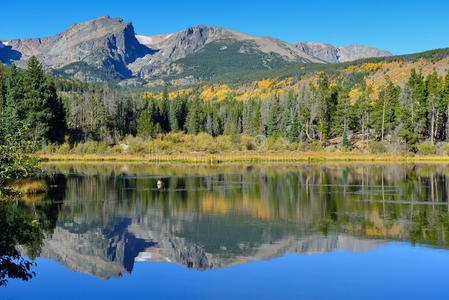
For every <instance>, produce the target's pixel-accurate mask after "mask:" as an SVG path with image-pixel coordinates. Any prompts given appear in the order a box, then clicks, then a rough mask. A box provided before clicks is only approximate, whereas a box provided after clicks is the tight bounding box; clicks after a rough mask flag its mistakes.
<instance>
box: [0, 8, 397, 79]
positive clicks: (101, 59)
mask: <svg viewBox="0 0 449 300" xmlns="http://www.w3.org/2000/svg"><path fill="white" fill-rule="evenodd" d="M0 42H1V44H0V60H1V61H2V62H3V63H7V64H9V63H13V62H14V63H16V64H17V65H18V66H19V67H24V66H25V64H26V61H27V60H28V59H29V57H31V56H32V55H34V56H36V57H37V58H38V59H39V60H40V61H41V62H42V64H43V65H44V67H46V68H47V69H49V70H52V71H53V72H54V73H55V74H56V75H59V76H65V77H72V78H75V79H79V80H83V81H101V80H108V79H114V80H123V79H129V78H132V77H137V78H144V79H150V78H154V77H164V76H172V77H173V76H178V77H179V78H182V77H186V76H187V77H196V78H197V79H201V78H202V77H204V76H216V75H220V74H221V73H226V72H236V71H246V70H261V69H271V68H276V67H280V66H283V65H286V64H291V63H309V62H312V63H324V62H330V63H335V62H344V61H350V60H354V59H359V58H366V57H371V56H385V55H391V54H390V53H389V52H386V51H381V50H378V49H376V48H372V47H367V46H360V45H353V46H348V47H334V46H332V45H329V44H323V43H310V42H299V43H293V44H289V43H287V42H284V41H282V40H279V39H275V38H272V37H260V36H252V35H249V34H245V33H241V32H237V31H233V30H230V29H227V28H224V27H217V26H206V25H198V26H194V27H188V28H187V29H184V30H181V31H178V32H174V33H164V34H159V35H150V36H146V35H142V34H136V33H135V31H134V27H133V25H132V23H131V22H125V21H124V20H123V19H122V18H111V17H110V16H101V17H99V18H96V19H94V20H90V21H86V22H81V23H74V24H72V25H71V26H70V27H69V28H67V29H66V30H65V31H63V32H61V33H58V34H56V35H54V36H51V37H43V38H30V39H12V40H7V41H0Z"/></svg>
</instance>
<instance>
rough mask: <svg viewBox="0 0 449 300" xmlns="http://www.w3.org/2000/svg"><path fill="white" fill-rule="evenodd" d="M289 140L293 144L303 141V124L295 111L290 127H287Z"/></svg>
mask: <svg viewBox="0 0 449 300" xmlns="http://www.w3.org/2000/svg"><path fill="white" fill-rule="evenodd" d="M287 139H288V140H289V141H290V142H292V143H295V142H299V141H300V139H301V122H300V120H299V116H298V113H297V112H296V111H295V110H293V111H292V113H291V116H290V117H289V125H288V127H287Z"/></svg>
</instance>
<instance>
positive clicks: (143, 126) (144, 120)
mask: <svg viewBox="0 0 449 300" xmlns="http://www.w3.org/2000/svg"><path fill="white" fill-rule="evenodd" d="M155 133H156V128H155V126H154V124H153V122H152V121H151V114H150V112H149V111H148V110H147V109H144V110H143V111H142V113H141V114H140V117H139V120H138V121H137V136H140V137H145V138H147V137H151V136H154V135H155Z"/></svg>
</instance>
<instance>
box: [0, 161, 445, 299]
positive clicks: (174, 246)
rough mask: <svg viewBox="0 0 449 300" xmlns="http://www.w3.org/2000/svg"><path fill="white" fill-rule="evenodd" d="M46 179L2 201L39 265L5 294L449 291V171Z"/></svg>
mask: <svg viewBox="0 0 449 300" xmlns="http://www.w3.org/2000/svg"><path fill="white" fill-rule="evenodd" d="M38 177H39V178H38V180H40V181H44V182H45V184H46V185H47V187H48V191H47V192H46V193H45V194H42V195H36V196H33V197H28V198H25V199H24V201H17V202H13V203H7V204H6V203H2V204H1V206H0V208H1V210H0V215H1V216H2V218H3V219H4V220H8V221H7V222H9V223H5V222H3V223H2V224H3V225H2V226H4V227H5V228H0V229H1V230H2V231H3V233H2V234H3V239H4V240H7V239H11V240H13V241H18V243H19V244H20V245H19V246H18V247H17V250H18V253H19V254H20V257H19V258H16V259H15V260H14V261H15V262H16V263H18V264H19V263H26V262H31V263H32V265H31V266H30V270H29V271H28V273H29V276H28V277H27V278H28V279H29V280H28V281H24V280H21V279H17V278H16V279H14V278H7V282H5V284H4V286H1V287H0V299H100V298H106V299H141V298H144V299H147V298H163V299H179V298H182V299H206V298H207V299H229V298H231V299H279V298H282V299H423V298H426V299H448V298H449V295H447V294H448V291H447V287H446V286H447V282H448V279H447V278H446V277H447V270H449V251H448V248H449V201H448V200H449V165H444V164H426V165H425V164H422V165H414V164H410V165H407V164H385V165H379V164H369V163H366V164H363V163H358V164H342V163H339V164H331V163H329V164H325V165H314V164H303V165H291V166H290V165H275V164H273V165H271V164H267V165H254V166H248V165H225V166H190V165H145V164H134V163H130V164H113V163H98V164H71V163H60V164H53V163H47V164H44V165H43V166H42V174H40V175H39V176H38ZM24 220H25V221H24ZM14 222H16V223H17V224H19V225H10V224H16V223H14ZM24 222H25V223H26V224H31V227H26V226H28V225H26V226H22V225H21V224H23V223H24ZM8 224H9V225H8ZM29 228H31V229H29ZM5 243H6V242H3V244H5ZM2 246H3V248H5V247H6V246H5V245H2ZM6 248H7V247H6ZM6 254H7V253H6ZM2 255H5V250H3V253H2ZM4 267H5V266H4V265H3V266H2V265H1V264H0V274H1V272H4V271H3V270H1V268H4ZM25 271H26V270H25Z"/></svg>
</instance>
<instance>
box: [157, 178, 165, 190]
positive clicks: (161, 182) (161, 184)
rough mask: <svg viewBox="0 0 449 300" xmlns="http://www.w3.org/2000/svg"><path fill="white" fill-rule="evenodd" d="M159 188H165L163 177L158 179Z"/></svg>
mask: <svg viewBox="0 0 449 300" xmlns="http://www.w3.org/2000/svg"><path fill="white" fill-rule="evenodd" d="M157 188H158V189H159V190H160V189H162V188H164V182H163V181H162V179H158V180H157Z"/></svg>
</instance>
